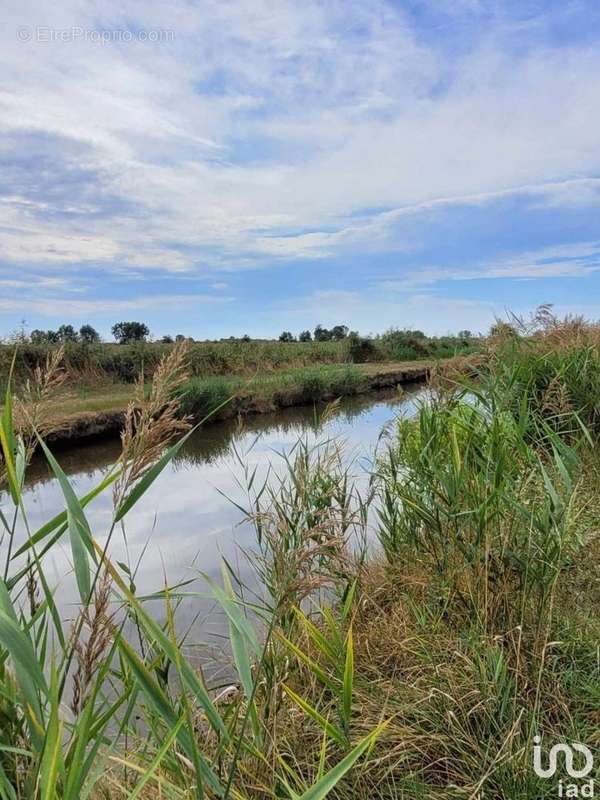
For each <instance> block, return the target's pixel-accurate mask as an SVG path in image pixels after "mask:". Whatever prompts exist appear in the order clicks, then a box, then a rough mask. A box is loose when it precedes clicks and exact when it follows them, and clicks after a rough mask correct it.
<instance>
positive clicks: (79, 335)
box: [29, 325, 100, 344]
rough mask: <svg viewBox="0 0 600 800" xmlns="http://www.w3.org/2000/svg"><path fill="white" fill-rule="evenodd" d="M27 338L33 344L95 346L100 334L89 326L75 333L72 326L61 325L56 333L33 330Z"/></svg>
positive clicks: (82, 327) (84, 326)
mask: <svg viewBox="0 0 600 800" xmlns="http://www.w3.org/2000/svg"><path fill="white" fill-rule="evenodd" d="M29 338H30V339H31V342H32V343H33V344H61V343H66V342H85V343H86V344H95V343H96V342H99V341H100V334H99V333H98V331H97V330H96V329H95V328H92V326H91V325H82V326H81V328H79V331H76V330H75V328H74V327H73V326H72V325H61V326H60V328H58V330H56V331H51V330H50V331H42V330H39V329H38V328H35V329H34V330H32V331H31V333H30V335H29Z"/></svg>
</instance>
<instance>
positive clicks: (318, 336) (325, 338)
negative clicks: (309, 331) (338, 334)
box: [313, 325, 331, 342]
mask: <svg viewBox="0 0 600 800" xmlns="http://www.w3.org/2000/svg"><path fill="white" fill-rule="evenodd" d="M313 338H314V340H315V342H330V341H331V331H329V330H327V328H324V327H323V326H322V325H317V327H316V328H315V331H314V333H313Z"/></svg>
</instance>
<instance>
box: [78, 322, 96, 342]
mask: <svg viewBox="0 0 600 800" xmlns="http://www.w3.org/2000/svg"><path fill="white" fill-rule="evenodd" d="M79 340H80V341H82V342H85V343H86V344H95V343H96V342H99V341H100V334H99V333H98V331H97V330H96V329H95V328H92V326H91V325H82V326H81V328H79Z"/></svg>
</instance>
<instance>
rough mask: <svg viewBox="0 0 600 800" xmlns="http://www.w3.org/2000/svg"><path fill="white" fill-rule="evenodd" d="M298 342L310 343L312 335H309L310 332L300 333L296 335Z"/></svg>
mask: <svg viewBox="0 0 600 800" xmlns="http://www.w3.org/2000/svg"><path fill="white" fill-rule="evenodd" d="M298 341H299V342H312V334H311V332H310V331H302V333H300V334H299V335H298Z"/></svg>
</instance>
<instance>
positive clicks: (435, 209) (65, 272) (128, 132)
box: [0, 0, 600, 338]
mask: <svg viewBox="0 0 600 800" xmlns="http://www.w3.org/2000/svg"><path fill="white" fill-rule="evenodd" d="M11 6H12V7H11V8H8V9H5V10H4V13H3V17H4V24H3V32H2V34H1V35H2V48H1V50H0V62H1V69H2V72H1V74H2V76H3V80H2V85H1V86H0V335H2V334H7V333H9V332H10V331H11V330H13V329H14V328H16V327H17V325H18V324H19V321H20V320H21V319H25V320H26V321H27V324H28V326H29V327H30V328H49V327H56V326H57V325H59V324H60V323H62V322H70V323H72V324H74V325H76V326H79V325H81V324H82V323H85V322H90V323H91V324H93V325H94V326H95V327H96V328H98V329H99V330H100V331H101V332H102V333H103V334H104V335H106V336H108V335H109V330H110V326H111V324H112V323H113V322H115V321H118V320H122V319H139V320H143V321H146V322H147V323H148V324H149V326H150V328H151V331H152V334H153V335H155V336H157V337H158V336H161V335H163V334H165V333H171V334H175V333H183V334H186V335H190V336H194V337H197V338H204V337H206V338H218V337H221V336H229V335H241V334H244V333H249V334H251V335H257V336H270V335H277V334H278V333H279V332H280V331H281V330H283V329H290V330H292V331H294V332H297V331H299V330H302V329H304V328H312V327H314V325H316V324H317V323H322V324H324V325H333V324H336V323H346V324H348V325H349V326H351V327H352V328H358V329H359V330H360V331H361V332H363V333H368V332H378V331H381V330H383V329H385V328H386V327H389V326H391V325H394V326H399V327H404V326H412V327H415V326H416V327H419V328H422V329H423V330H426V331H427V332H430V333H445V332H448V331H452V330H457V329H460V328H470V329H472V330H474V331H485V330H486V329H487V328H488V327H489V325H490V323H491V322H492V321H493V319H494V317H495V316H496V315H500V316H503V315H504V314H506V312H507V310H509V309H510V310H511V311H514V312H515V313H526V312H528V311H530V310H532V309H533V308H534V307H535V306H536V305H538V304H540V303H553V304H554V305H555V308H556V310H558V311H559V312H561V313H581V314H584V315H585V316H587V317H592V318H597V317H600V299H599V294H598V292H599V289H600V225H599V223H600V146H599V142H600V48H599V47H598V45H599V42H600V4H598V3H597V2H595V0H561V1H560V2H558V0H556V2H555V1H554V0H546V1H545V2H543V0H518V2H517V0H403V1H402V2H401V1H400V0H369V2H368V3H367V2H364V0H360V1H358V0H356V1H355V0H318V2H317V1H316V0H303V2H301V3H300V2H298V1H297V0H270V1H267V0H245V1H244V2H242V0H205V1H204V2H179V0H174V1H173V2H169V3H164V2H157V1H155V0H144V2H133V1H132V0H125V2H116V0H115V2H113V0H108V1H107V2H98V1H97V0H94V2H90V1H89V0H61V3H55V2H53V3H50V2H42V1H41V0H38V2H34V3H31V2H27V0H24V2H19V3H18V4H16V3H13V4H11ZM73 29H75V30H74V31H73ZM120 32H124V33H120ZM100 38H104V39H109V41H100ZM152 38H154V39H158V41H149V39H152ZM24 40H27V41H24Z"/></svg>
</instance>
